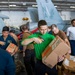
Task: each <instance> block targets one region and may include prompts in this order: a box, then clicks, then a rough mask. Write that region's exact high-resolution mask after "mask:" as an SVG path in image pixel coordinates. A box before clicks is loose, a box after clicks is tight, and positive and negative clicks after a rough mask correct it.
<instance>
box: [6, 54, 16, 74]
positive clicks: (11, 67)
mask: <svg viewBox="0 0 75 75" xmlns="http://www.w3.org/2000/svg"><path fill="white" fill-rule="evenodd" d="M7 58H8V60H7V64H6V69H5V71H6V75H15V74H16V66H15V63H14V61H13V59H12V57H11V55H10V54H8V57H7Z"/></svg>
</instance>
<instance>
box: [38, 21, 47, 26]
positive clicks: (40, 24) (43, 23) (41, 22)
mask: <svg viewBox="0 0 75 75" xmlns="http://www.w3.org/2000/svg"><path fill="white" fill-rule="evenodd" d="M44 25H47V22H46V21H45V20H40V21H39V22H38V27H40V26H44Z"/></svg>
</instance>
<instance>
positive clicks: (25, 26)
mask: <svg viewBox="0 0 75 75" xmlns="http://www.w3.org/2000/svg"><path fill="white" fill-rule="evenodd" d="M26 29H28V30H29V22H27V23H26V24H23V25H21V26H20V31H24V30H26Z"/></svg>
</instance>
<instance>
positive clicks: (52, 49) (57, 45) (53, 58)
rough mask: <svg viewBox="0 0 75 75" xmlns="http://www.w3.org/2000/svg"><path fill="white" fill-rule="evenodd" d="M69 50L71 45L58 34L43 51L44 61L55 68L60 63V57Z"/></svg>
mask: <svg viewBox="0 0 75 75" xmlns="http://www.w3.org/2000/svg"><path fill="white" fill-rule="evenodd" d="M69 50H70V47H69V46H68V45H67V44H66V43H65V42H64V41H63V40H62V39H61V38H60V37H59V36H56V38H55V39H54V40H53V41H52V42H51V43H50V44H49V45H48V46H47V48H46V49H45V51H44V52H43V53H42V62H43V63H44V64H45V65H47V66H48V67H50V68H53V67H54V66H55V65H56V64H57V63H58V57H59V56H63V55H65V54H67V53H68V51H69Z"/></svg>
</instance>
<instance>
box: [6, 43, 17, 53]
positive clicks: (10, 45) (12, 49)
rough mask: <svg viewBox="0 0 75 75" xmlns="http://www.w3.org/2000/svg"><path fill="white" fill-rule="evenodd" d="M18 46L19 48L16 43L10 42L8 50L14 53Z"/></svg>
mask: <svg viewBox="0 0 75 75" xmlns="http://www.w3.org/2000/svg"><path fill="white" fill-rule="evenodd" d="M16 48H17V46H16V45H15V44H13V43H10V44H9V45H8V47H7V48H6V50H7V51H8V52H9V53H11V54H13V53H14V52H15V50H16Z"/></svg>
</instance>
